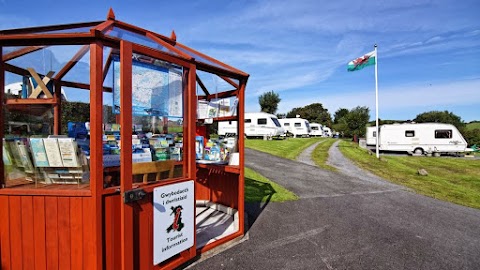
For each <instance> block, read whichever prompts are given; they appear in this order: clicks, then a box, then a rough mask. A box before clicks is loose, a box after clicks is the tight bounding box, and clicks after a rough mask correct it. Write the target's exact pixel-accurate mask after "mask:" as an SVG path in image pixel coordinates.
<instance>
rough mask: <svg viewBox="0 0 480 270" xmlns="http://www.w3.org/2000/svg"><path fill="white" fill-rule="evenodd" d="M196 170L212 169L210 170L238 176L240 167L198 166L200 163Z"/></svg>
mask: <svg viewBox="0 0 480 270" xmlns="http://www.w3.org/2000/svg"><path fill="white" fill-rule="evenodd" d="M197 168H202V169H212V170H219V171H224V172H227V173H236V174H240V167H239V166H233V165H217V164H200V163H197Z"/></svg>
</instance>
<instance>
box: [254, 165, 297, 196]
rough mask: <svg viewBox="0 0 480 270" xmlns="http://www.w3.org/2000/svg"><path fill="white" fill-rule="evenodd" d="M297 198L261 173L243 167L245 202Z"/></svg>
mask: <svg viewBox="0 0 480 270" xmlns="http://www.w3.org/2000/svg"><path fill="white" fill-rule="evenodd" d="M295 200H298V197H297V195H295V194H294V193H293V192H291V191H289V190H287V189H285V188H284V187H282V186H280V185H279V184H277V183H275V182H272V181H270V180H268V179H267V178H265V177H263V176H262V175H261V174H259V173H257V172H255V171H253V170H251V169H249V168H245V202H266V201H270V202H284V201H295Z"/></svg>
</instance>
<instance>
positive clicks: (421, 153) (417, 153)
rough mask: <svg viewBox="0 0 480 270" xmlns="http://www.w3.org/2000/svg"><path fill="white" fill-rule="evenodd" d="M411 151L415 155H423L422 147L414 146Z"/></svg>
mask: <svg viewBox="0 0 480 270" xmlns="http://www.w3.org/2000/svg"><path fill="white" fill-rule="evenodd" d="M413 153H414V154H415V155H423V149H422V148H416V149H415V150H413Z"/></svg>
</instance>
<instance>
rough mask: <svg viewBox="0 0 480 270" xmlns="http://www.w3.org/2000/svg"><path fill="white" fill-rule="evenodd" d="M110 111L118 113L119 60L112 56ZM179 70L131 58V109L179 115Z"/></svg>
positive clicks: (180, 104) (180, 107)
mask: <svg viewBox="0 0 480 270" xmlns="http://www.w3.org/2000/svg"><path fill="white" fill-rule="evenodd" d="M113 72H114V76H113V79H114V84H113V105H114V106H113V108H114V109H113V111H114V113H116V114H119V113H120V61H119V59H118V58H114V59H113ZM181 81H182V77H181V72H180V71H176V70H174V69H168V68H166V67H163V66H159V65H155V64H154V63H143V62H140V61H136V60H133V61H132V113H133V115H138V116H170V117H182V116H183V106H182V104H183V100H182V83H181Z"/></svg>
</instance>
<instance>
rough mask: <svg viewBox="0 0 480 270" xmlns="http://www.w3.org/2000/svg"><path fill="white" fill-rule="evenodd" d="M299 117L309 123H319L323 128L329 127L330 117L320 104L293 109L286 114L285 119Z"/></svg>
mask: <svg viewBox="0 0 480 270" xmlns="http://www.w3.org/2000/svg"><path fill="white" fill-rule="evenodd" d="M297 115H300V117H301V118H303V119H307V120H308V122H310V123H319V124H322V125H324V126H329V127H330V126H331V124H332V116H331V115H330V113H329V112H328V110H327V109H325V108H323V105H322V104H321V103H312V104H310V105H307V106H305V107H299V108H293V109H292V110H291V111H289V112H288V113H287V118H295V117H296V116H297Z"/></svg>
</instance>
